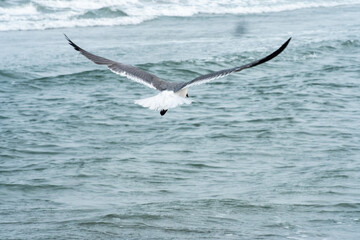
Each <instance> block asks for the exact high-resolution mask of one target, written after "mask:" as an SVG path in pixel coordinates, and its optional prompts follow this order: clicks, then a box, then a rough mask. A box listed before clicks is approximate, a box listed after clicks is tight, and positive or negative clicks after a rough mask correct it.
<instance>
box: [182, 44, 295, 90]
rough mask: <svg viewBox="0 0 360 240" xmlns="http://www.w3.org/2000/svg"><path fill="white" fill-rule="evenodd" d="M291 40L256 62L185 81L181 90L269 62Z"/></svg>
mask: <svg viewBox="0 0 360 240" xmlns="http://www.w3.org/2000/svg"><path fill="white" fill-rule="evenodd" d="M290 40H291V38H289V39H288V40H287V41H286V42H285V43H284V44H283V45H282V46H281V47H280V48H279V49H278V50H276V51H275V52H273V53H271V54H270V55H268V56H266V57H264V58H262V59H259V60H256V61H254V62H251V63H248V64H245V65H242V66H240V67H235V68H229V69H225V70H221V71H217V72H213V73H209V74H206V75H202V76H200V77H197V78H195V79H193V80H191V81H189V82H185V83H183V84H182V85H181V86H180V88H179V90H180V89H183V88H185V87H186V88H188V87H192V86H195V85H200V84H203V83H207V82H209V81H211V80H214V79H218V78H222V77H225V76H227V75H229V74H230V73H233V72H239V71H241V70H243V69H246V68H251V67H255V66H257V65H259V64H262V63H264V62H267V61H269V60H271V59H273V58H274V57H276V56H277V55H279V54H280V53H281V52H282V51H284V49H285V48H286V47H287V45H288V44H289V42H290Z"/></svg>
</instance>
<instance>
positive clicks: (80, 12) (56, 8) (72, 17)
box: [0, 0, 360, 31]
mask: <svg viewBox="0 0 360 240" xmlns="http://www.w3.org/2000/svg"><path fill="white" fill-rule="evenodd" d="M19 2H20V3H19ZM19 2H17V3H16V4H14V3H13V1H12V0H5V1H2V2H0V31H11V30H43V29H49V28H66V27H87V26H114V25H130V24H140V23H142V22H144V21H147V20H151V19H155V18H158V17H162V16H167V17H169V16H170V17H171V16H174V17H189V16H193V15H196V14H260V13H268V12H281V11H289V10H296V9H303V8H314V7H334V6H338V5H348V4H359V3H360V1H359V0H345V1H341V0H329V1H316V2H313V1H310V0H294V1H291V0H273V1H260V0H245V1H240V0H239V1H233V0H220V1H216V2H215V1H211V0H199V1H190V0H186V1H178V0H169V1H147V0H122V1H117V0H88V1H77V0H58V1H54V0H25V1H19Z"/></svg>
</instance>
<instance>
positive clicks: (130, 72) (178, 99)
mask: <svg viewBox="0 0 360 240" xmlns="http://www.w3.org/2000/svg"><path fill="white" fill-rule="evenodd" d="M64 35H65V34H64ZM65 38H66V40H67V41H68V43H69V44H70V45H71V46H72V47H74V49H75V50H76V51H78V52H80V53H81V54H82V55H84V56H85V57H86V58H88V59H89V60H91V61H93V62H94V63H96V64H99V65H106V66H107V67H108V68H109V69H110V70H111V71H112V72H114V73H116V74H119V75H121V76H124V77H127V78H129V79H131V80H133V81H135V82H139V83H142V84H144V85H145V86H148V87H150V88H152V89H155V90H158V91H160V93H159V94H157V95H155V96H153V97H149V98H144V99H140V100H135V104H138V105H140V106H143V107H146V108H149V109H151V110H156V111H160V115H161V116H163V115H165V113H166V112H167V111H168V109H171V108H175V107H177V106H179V105H183V104H190V103H191V100H190V99H188V98H189V95H188V88H190V87H193V86H196V85H200V84H203V83H207V82H210V81H212V80H215V79H218V78H222V77H225V76H227V75H229V74H231V73H234V72H240V71H241V70H244V69H246V68H251V67H255V66H257V65H260V64H262V63H264V62H267V61H269V60H271V59H273V58H274V57H276V56H277V55H279V54H280V53H281V52H282V51H284V49H285V48H286V47H287V45H288V44H289V42H290V40H291V37H290V38H289V39H288V40H287V41H286V42H285V43H283V44H282V45H281V47H280V48H279V49H277V50H276V51H275V52H273V53H271V54H270V55H268V56H266V57H264V58H261V59H259V60H256V61H253V62H251V63H248V64H245V65H242V66H240V67H233V68H229V69H224V70H220V71H217V72H212V73H209V74H205V75H202V76H199V77H197V78H195V79H193V80H191V81H187V82H168V81H164V80H162V79H160V78H159V77H157V76H155V75H153V74H151V73H148V72H146V71H144V70H142V69H139V68H136V67H134V66H131V65H125V64H123V63H120V62H116V61H113V60H110V59H107V58H103V57H100V56H97V55H95V54H92V53H90V52H88V51H86V50H84V49H82V48H80V47H79V46H78V45H76V44H75V43H74V42H73V41H71V40H70V39H69V38H68V37H67V36H66V35H65Z"/></svg>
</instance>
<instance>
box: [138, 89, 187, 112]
mask: <svg viewBox="0 0 360 240" xmlns="http://www.w3.org/2000/svg"><path fill="white" fill-rule="evenodd" d="M135 103H136V104H139V105H140V106H143V107H146V108H150V109H151V110H156V111H161V110H167V109H170V108H175V107H177V106H179V105H182V104H190V103H191V100H190V99H186V98H183V97H180V96H179V95H177V94H175V93H174V92H173V91H162V92H161V93H159V94H158V95H155V96H153V97H149V98H144V99H140V100H135Z"/></svg>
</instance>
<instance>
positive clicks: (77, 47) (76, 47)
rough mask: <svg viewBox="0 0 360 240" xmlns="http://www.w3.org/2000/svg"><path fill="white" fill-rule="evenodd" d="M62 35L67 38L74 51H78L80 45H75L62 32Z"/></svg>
mask: <svg viewBox="0 0 360 240" xmlns="http://www.w3.org/2000/svg"><path fill="white" fill-rule="evenodd" d="M64 36H65V38H66V40H68V42H69V44H70V45H71V46H72V47H73V48H74V49H75V50H76V51H80V49H81V48H80V47H79V46H78V45H76V44H75V43H74V42H73V41H71V40H70V38H68V36H66V34H65V33H64Z"/></svg>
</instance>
